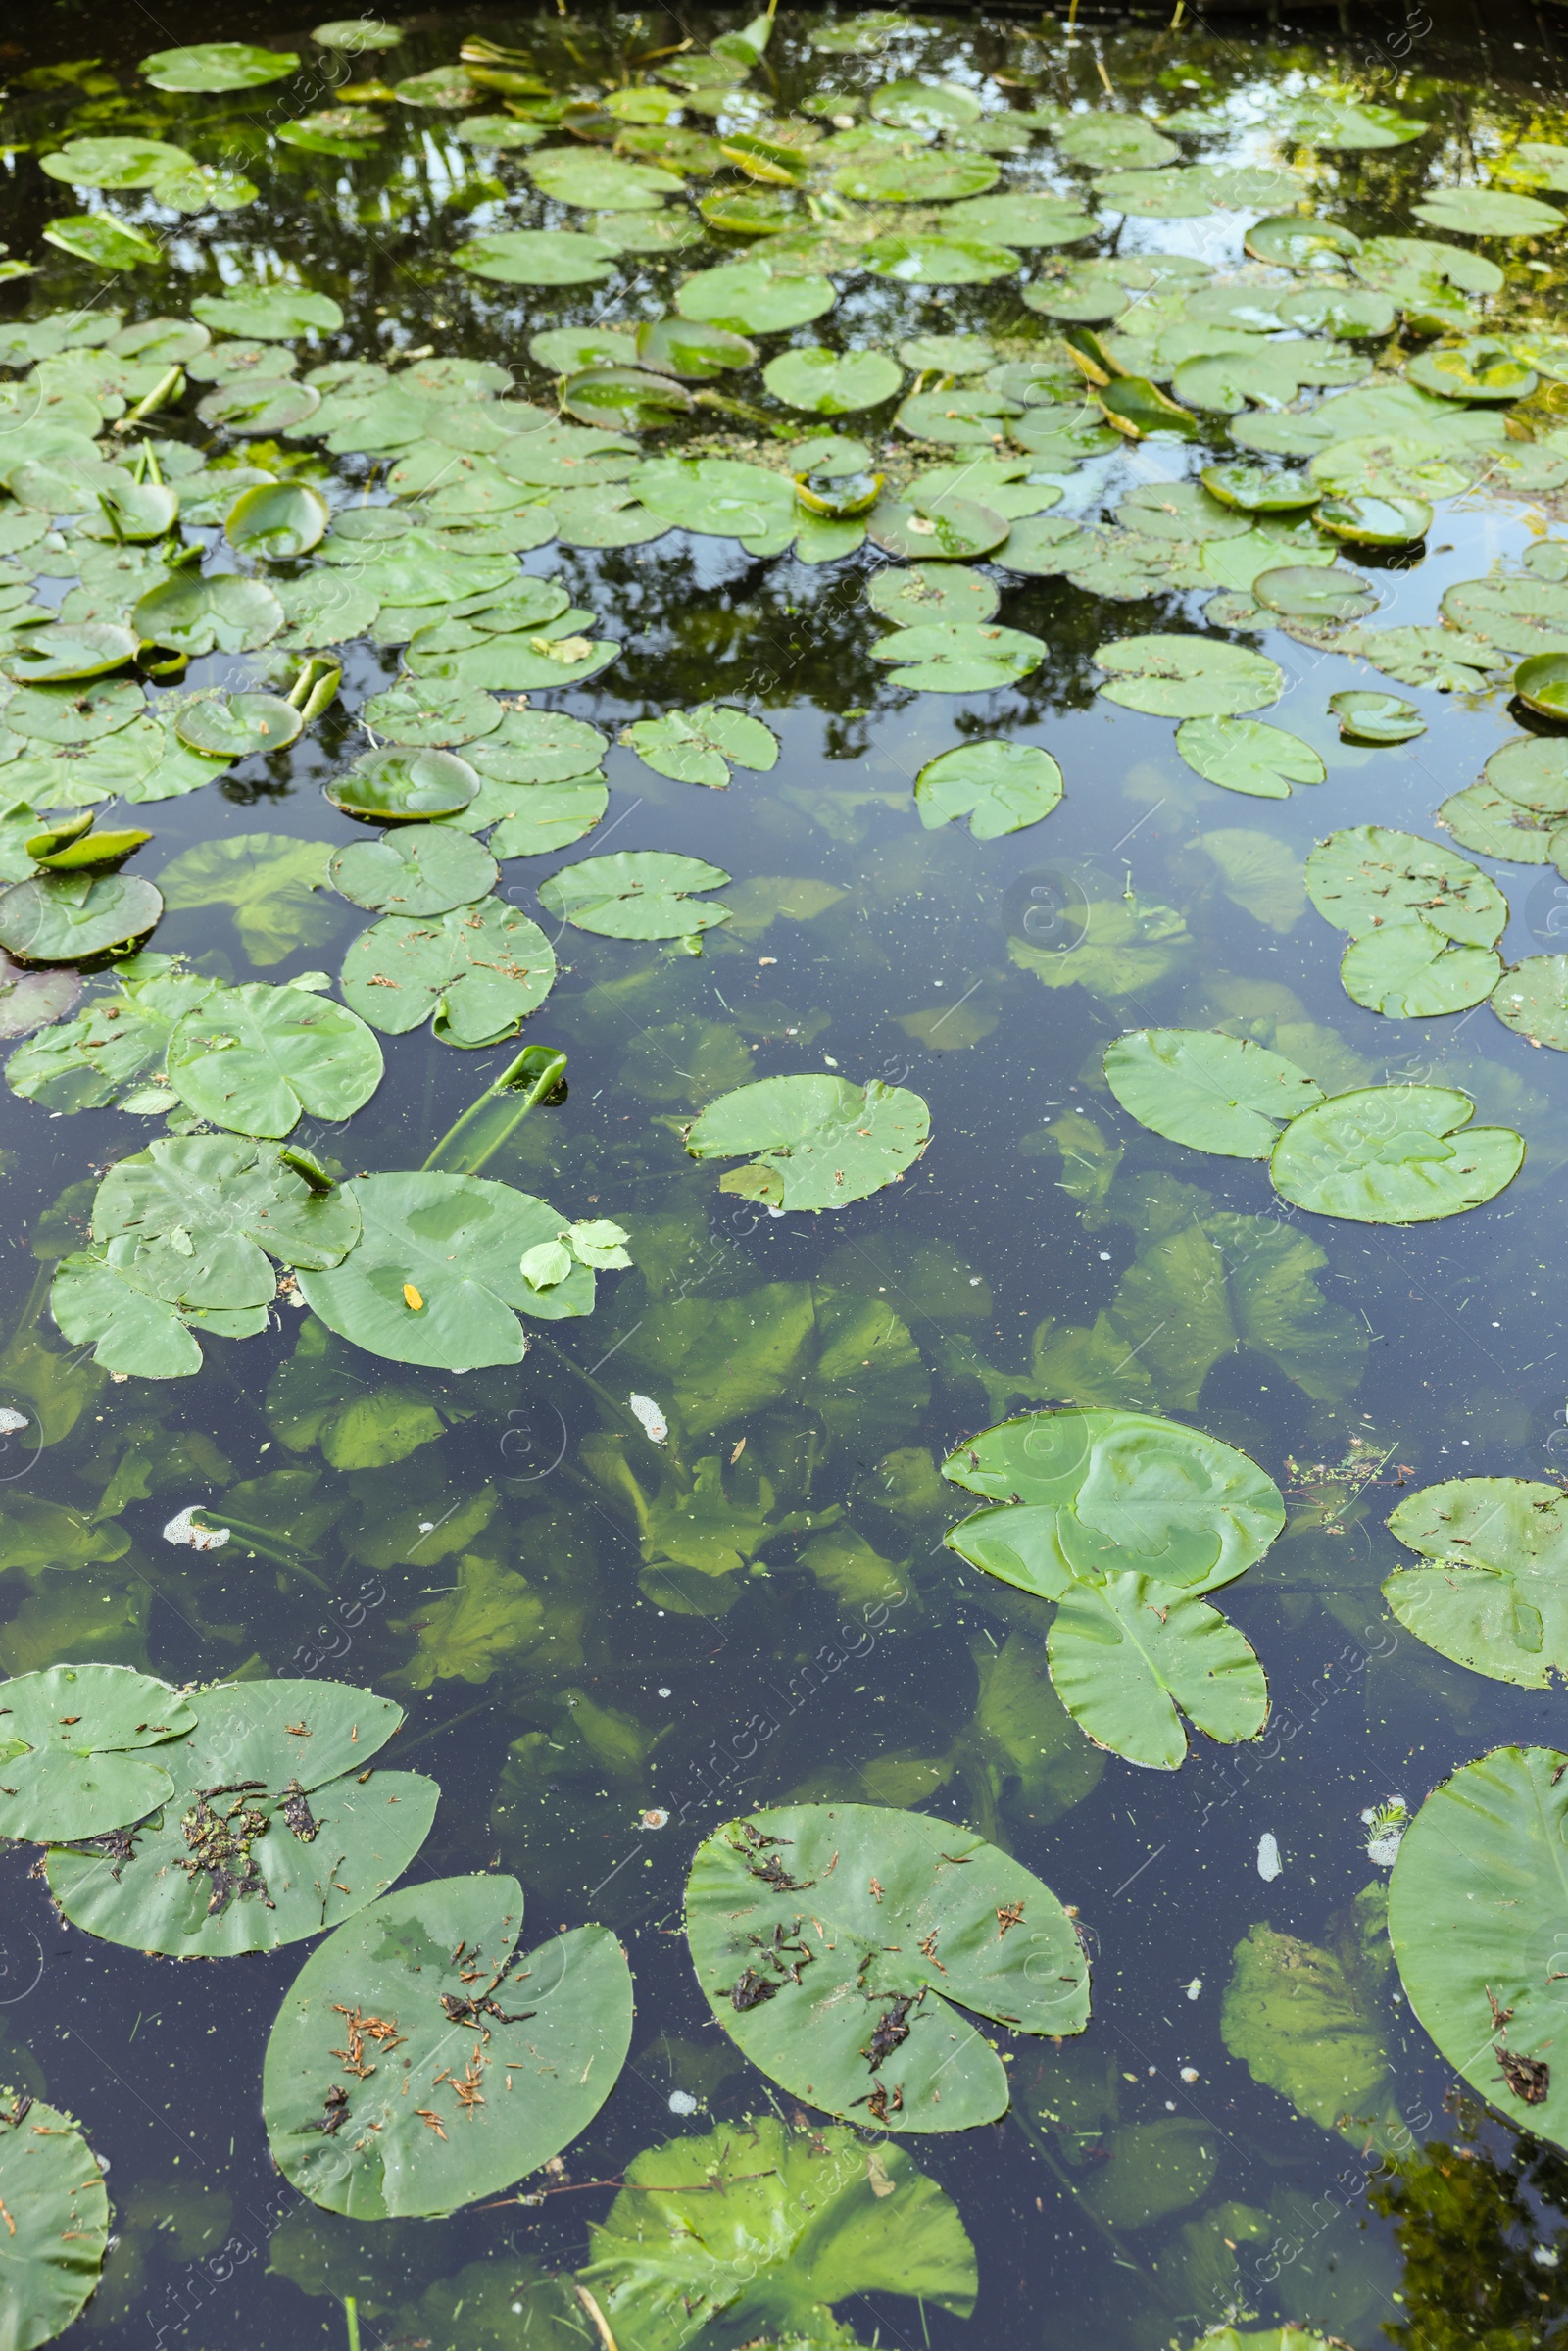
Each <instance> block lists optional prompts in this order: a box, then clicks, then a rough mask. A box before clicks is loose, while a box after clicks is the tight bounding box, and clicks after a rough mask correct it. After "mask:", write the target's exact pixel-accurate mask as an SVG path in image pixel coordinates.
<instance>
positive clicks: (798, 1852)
mask: <svg viewBox="0 0 1568 2351" xmlns="http://www.w3.org/2000/svg"><path fill="white" fill-rule="evenodd" d="M686 1932H687V1939H688V1941H689V1943H690V1946H691V1954H692V1961H693V1964H694V1966H695V1967H696V1970H697V1976H698V1981H699V1983H700V1984H701V1985H702V1987H703V1990H704V1992H705V1994H706V1995H707V1998H708V2000H709V2003H710V2005H711V2007H712V2009H713V2012H714V2014H715V2016H716V2017H717V2019H718V2021H719V2023H720V2024H721V2025H722V2026H723V2028H724V2030H725V2032H726V2033H729V2035H730V2037H731V2038H732V2039H733V2040H734V2041H735V2042H736V2043H737V2045H738V2046H739V2047H740V2048H741V2049H742V2050H743V2051H744V2053H745V2055H746V2056H747V2057H749V2058H750V2059H751V2061H752V2062H753V2064H754V2065H757V2066H758V2067H760V2070H761V2071H762V2072H763V2073H764V2074H765V2075H766V2076H767V2077H768V2079H769V2080H770V2081H772V2082H778V2083H779V2084H780V2085H781V2087H783V2088H784V2089H786V2090H788V2091H790V2092H791V2093H792V2094H793V2095H795V2096H796V2097H800V2098H806V2099H809V2101H810V2102H811V2104H813V2105H815V2106H818V2107H823V2108H825V2109H826V2110H827V2112H828V2113H830V2114H838V2115H842V2116H844V2117H846V2118H848V2119H853V2120H858V2119H860V2115H861V2110H863V2112H864V2118H865V2120H866V2121H867V2122H869V2123H874V2124H877V2125H879V2126H880V2127H882V2128H883V2129H885V2130H888V2131H962V2130H967V2129H968V2128H969V2127H970V2126H971V2125H973V2124H976V2123H984V2122H993V2121H995V2120H996V2118H997V2117H998V2116H999V2115H1002V2114H1005V2112H1006V2108H1007V2103H1008V2082H1007V2077H1006V2074H1005V2070H1004V2068H1003V2065H1002V2062H1001V2060H1000V2058H999V2057H998V2056H997V2054H996V2051H995V2049H994V2048H993V2047H992V2045H991V2043H990V2042H989V2040H988V2039H987V2037H986V2036H985V2034H984V2033H981V2032H979V2031H978V2030H976V2029H975V2027H974V2026H972V2025H971V2024H970V2023H969V2021H968V2020H969V2016H970V2015H978V2016H981V2017H984V2018H987V2019H994V2020H995V2021H996V2022H998V2023H1000V2024H1005V2025H1006V2026H1008V2027H1009V2028H1011V2030H1013V2031H1014V2032H1019V2033H1051V2034H1054V2035H1061V2034H1067V2033H1081V2032H1082V2031H1083V2029H1084V2027H1085V2025H1086V2024H1087V2023H1088V2021H1089V1969H1088V1965H1087V1962H1086V1960H1085V1958H1084V1954H1083V1950H1082V1948H1081V1946H1080V1944H1079V1941H1078V1938H1077V1935H1076V1934H1075V1932H1074V1929H1073V1924H1072V1921H1071V1919H1070V1918H1069V1917H1068V1915H1067V1913H1066V1911H1065V1910H1064V1909H1063V1908H1062V1906H1061V1904H1060V1902H1059V1901H1058V1900H1057V1899H1056V1897H1055V1895H1054V1893H1052V1892H1051V1890H1050V1888H1049V1887H1048V1886H1044V1885H1043V1884H1042V1883H1041V1881H1040V1880H1039V1879H1038V1878H1036V1877H1035V1876H1034V1875H1033V1874H1032V1873H1031V1872H1030V1871H1028V1870H1026V1869H1024V1868H1022V1867H1021V1865H1020V1864H1019V1863H1017V1862H1015V1861H1012V1860H1010V1859H1009V1858H1008V1857H1007V1856H1006V1855H1005V1853H1002V1852H1000V1851H999V1850H998V1848H997V1847H996V1846H995V1845H992V1844H988V1843H986V1841H985V1840H984V1839H983V1838H981V1837H975V1836H974V1835H973V1834H972V1833H971V1832H969V1831H967V1830H963V1829H958V1828H955V1827H954V1826H953V1825H952V1824H950V1823H948V1822H945V1821H935V1820H927V1819H925V1818H924V1817H923V1816H922V1815H921V1814H919V1813H910V1812H898V1811H893V1810H891V1809H889V1808H887V1807H884V1806H882V1805H876V1804H792V1805H781V1806H777V1807H772V1808H769V1809H767V1810H765V1811H762V1812H758V1813H755V1814H753V1815H751V1816H750V1817H749V1818H747V1819H744V1820H735V1821H730V1822H727V1823H726V1824H725V1825H724V1827H722V1828H721V1829H718V1830H716V1831H715V1832H714V1833H713V1835H712V1836H711V1837H709V1838H708V1839H707V1840H706V1842H705V1843H704V1844H703V1845H701V1846H700V1847H699V1849H698V1853H697V1857H696V1859H695V1860H694V1862H693V1864H692V1870H691V1876H690V1878H689V1879H688V1881H687V1886H686ZM965 2012H967V2014H966V2013H965Z"/></svg>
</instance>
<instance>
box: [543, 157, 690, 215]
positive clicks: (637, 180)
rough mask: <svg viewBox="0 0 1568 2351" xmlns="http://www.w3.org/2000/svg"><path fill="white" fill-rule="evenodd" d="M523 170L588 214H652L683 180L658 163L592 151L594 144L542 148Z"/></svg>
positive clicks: (675, 193) (550, 193)
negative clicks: (660, 167) (648, 162)
mask: <svg viewBox="0 0 1568 2351" xmlns="http://www.w3.org/2000/svg"><path fill="white" fill-rule="evenodd" d="M523 170H524V171H526V172H527V174H528V176H529V178H530V179H531V180H532V181H533V183H534V186H535V187H536V188H537V189H538V190H539V192H540V194H541V195H544V196H553V197H554V198H555V199H556V201H557V203H558V204H574V205H580V206H581V207H582V208H583V209H584V210H585V211H590V212H628V213H641V212H651V211H654V210H656V209H657V208H658V207H659V206H660V205H661V204H662V202H663V200H664V198H665V197H666V196H678V195H680V193H681V191H682V187H683V184H684V183H683V182H682V181H681V180H679V179H677V178H676V177H675V176H674V174H673V173H672V172H670V171H660V169H659V167H658V165H657V164H644V163H635V162H632V161H631V160H629V159H628V158H624V157H621V156H614V155H601V154H596V153H595V151H594V149H593V148H592V147H542V148H540V149H538V150H537V151H536V152H535V153H534V154H532V155H530V156H529V157H528V160H527V162H526V163H525V164H524V165H523Z"/></svg>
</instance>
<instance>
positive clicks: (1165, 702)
mask: <svg viewBox="0 0 1568 2351" xmlns="http://www.w3.org/2000/svg"><path fill="white" fill-rule="evenodd" d="M1094 658H1095V661H1096V662H1097V664H1098V665H1099V667H1100V668H1102V669H1105V670H1108V671H1109V672H1110V675H1111V678H1112V681H1113V682H1112V683H1111V684H1110V685H1108V686H1102V687H1101V689H1100V690H1101V692H1102V694H1103V695H1104V697H1105V699H1106V701H1107V702H1115V703H1119V704H1120V705H1121V706H1122V708H1123V709H1124V710H1148V711H1149V712H1151V713H1152V715H1153V716H1154V717H1156V718H1217V717H1221V716H1226V715H1233V716H1234V715H1236V714H1238V713H1240V712H1241V711H1244V710H1262V709H1264V708H1265V707H1266V705H1267V704H1269V703H1271V702H1277V701H1278V700H1279V697H1280V695H1281V693H1282V692H1283V690H1284V685H1285V677H1284V673H1283V671H1282V670H1281V669H1280V667H1279V664H1278V663H1277V662H1275V661H1269V660H1268V658H1267V656H1266V655H1264V654H1260V653H1252V652H1250V651H1249V650H1248V648H1247V647H1246V646H1243V645H1227V644H1225V643H1223V642H1222V641H1220V640H1219V639H1217V638H1213V637H1170V636H1150V637H1122V638H1119V639H1117V640H1116V641H1115V642H1114V643H1112V644H1109V645H1102V646H1099V647H1097V649H1096V652H1095V657H1094Z"/></svg>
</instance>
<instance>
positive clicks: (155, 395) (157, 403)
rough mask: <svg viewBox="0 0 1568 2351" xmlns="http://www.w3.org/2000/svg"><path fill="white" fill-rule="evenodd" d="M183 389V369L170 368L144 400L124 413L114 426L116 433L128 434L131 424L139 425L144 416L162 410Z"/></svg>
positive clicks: (176, 397)
mask: <svg viewBox="0 0 1568 2351" xmlns="http://www.w3.org/2000/svg"><path fill="white" fill-rule="evenodd" d="M184 389H185V370H184V368H183V367H171V368H170V370H169V372H168V374H167V375H161V376H160V377H159V378H158V381H157V382H156V383H155V384H154V386H153V388H152V390H151V391H150V392H149V393H148V394H147V395H146V397H145V398H144V399H141V400H138V401H137V403H136V405H135V407H134V408H132V409H127V410H126V411H125V413H124V415H123V416H122V417H121V418H120V421H119V422H118V423H117V424H116V426H115V430H116V432H129V430H130V428H131V426H132V425H133V424H139V423H140V422H141V420H142V418H143V417H144V416H151V415H152V413H153V411H154V409H159V408H163V407H164V405H165V404H166V402H168V401H171V400H177V399H178V398H179V396H180V394H181V392H183V390H184Z"/></svg>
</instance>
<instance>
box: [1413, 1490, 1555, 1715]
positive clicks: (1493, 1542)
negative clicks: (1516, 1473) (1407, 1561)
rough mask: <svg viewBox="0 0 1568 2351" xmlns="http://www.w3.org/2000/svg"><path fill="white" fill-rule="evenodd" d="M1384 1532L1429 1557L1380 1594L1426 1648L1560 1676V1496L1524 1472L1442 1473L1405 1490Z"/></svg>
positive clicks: (1542, 1679) (1533, 1679) (1497, 1677)
mask: <svg viewBox="0 0 1568 2351" xmlns="http://www.w3.org/2000/svg"><path fill="white" fill-rule="evenodd" d="M1389 1532H1390V1534H1391V1535H1397V1537H1398V1539H1399V1541H1400V1542H1401V1543H1408V1544H1409V1546H1410V1548H1411V1550H1413V1551H1418V1552H1419V1553H1420V1554H1421V1556H1422V1557H1423V1558H1424V1559H1426V1560H1429V1561H1431V1562H1432V1564H1431V1565H1430V1566H1426V1567H1401V1568H1396V1569H1395V1571H1394V1573H1393V1574H1392V1575H1391V1576H1389V1577H1387V1578H1386V1579H1385V1580H1384V1585H1383V1596H1384V1598H1385V1599H1386V1600H1387V1601H1388V1603H1389V1606H1390V1607H1391V1608H1392V1609H1393V1610H1394V1613H1395V1615H1396V1616H1397V1618H1398V1620H1399V1622H1400V1624H1402V1625H1403V1626H1405V1627H1406V1629H1407V1630H1408V1631H1409V1632H1411V1633H1413V1634H1415V1636H1416V1638H1417V1639H1418V1640H1420V1641H1425V1642H1426V1643H1427V1645H1428V1647H1429V1648H1434V1649H1437V1650H1438V1651H1439V1652H1440V1654H1441V1655H1443V1656H1445V1657H1451V1658H1452V1659H1453V1661H1454V1663H1455V1664H1456V1665H1467V1666H1469V1667H1470V1668H1471V1670H1472V1672H1474V1673H1478V1674H1490V1675H1491V1677H1492V1679H1493V1680H1494V1681H1495V1682H1512V1683H1514V1684H1516V1685H1517V1686H1518V1687H1519V1688H1520V1689H1521V1690H1545V1689H1547V1688H1548V1687H1549V1686H1550V1683H1551V1677H1552V1676H1553V1674H1556V1675H1559V1676H1565V1677H1568V1499H1565V1497H1564V1495H1563V1494H1562V1492H1561V1490H1560V1489H1559V1488H1558V1487H1555V1486H1542V1485H1536V1484H1532V1483H1531V1482H1529V1481H1528V1480H1526V1479H1524V1478H1449V1479H1447V1480H1446V1481H1445V1482H1444V1483H1443V1484H1442V1485H1439V1486H1424V1487H1422V1488H1421V1490H1420V1492H1419V1493H1417V1494H1410V1495H1408V1496H1407V1497H1406V1498H1405V1500H1404V1501H1402V1502H1401V1503H1400V1504H1399V1506H1398V1508H1397V1510H1396V1511H1395V1512H1394V1513H1393V1515H1392V1517H1391V1518H1390V1520H1389Z"/></svg>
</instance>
